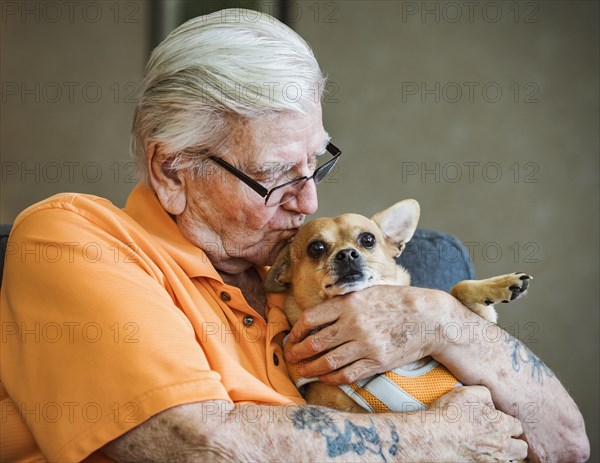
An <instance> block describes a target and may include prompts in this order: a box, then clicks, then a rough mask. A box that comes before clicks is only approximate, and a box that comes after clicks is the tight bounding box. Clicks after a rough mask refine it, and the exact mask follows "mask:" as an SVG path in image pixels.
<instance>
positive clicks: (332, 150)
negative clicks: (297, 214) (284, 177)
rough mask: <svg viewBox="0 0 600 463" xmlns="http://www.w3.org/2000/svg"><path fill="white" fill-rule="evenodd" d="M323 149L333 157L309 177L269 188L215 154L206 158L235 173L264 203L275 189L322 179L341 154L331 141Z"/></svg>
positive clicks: (316, 182) (318, 181)
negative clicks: (320, 175)
mask: <svg viewBox="0 0 600 463" xmlns="http://www.w3.org/2000/svg"><path fill="white" fill-rule="evenodd" d="M325 149H326V150H327V151H328V152H329V154H331V155H332V156H333V157H332V158H331V159H330V160H329V161H327V162H326V163H325V164H323V165H321V166H319V167H317V168H316V169H315V171H314V172H313V174H312V175H311V176H310V177H306V176H304V177H297V178H295V179H293V180H290V181H289V182H286V183H283V184H281V185H277V186H275V187H273V188H271V189H270V190H269V189H267V188H266V187H264V186H263V185H261V184H260V183H258V182H257V181H256V180H254V179H253V178H251V177H249V176H248V175H246V174H245V173H244V172H242V171H241V170H238V169H236V168H235V167H233V166H232V165H231V164H229V163H228V162H227V161H224V160H223V159H221V158H219V157H217V156H209V157H208V159H210V160H211V161H214V162H216V163H217V164H219V165H220V166H221V167H223V168H224V169H226V170H228V171H229V172H231V173H232V174H233V175H235V176H236V177H237V178H239V179H240V180H241V181H242V182H244V183H245V184H246V185H248V186H249V187H250V188H252V189H253V190H254V191H256V192H257V193H258V194H259V195H260V196H261V197H263V198H265V205H266V204H267V202H268V201H269V198H270V197H271V195H272V194H273V192H275V191H277V190H280V189H281V188H286V187H288V186H290V185H294V184H296V183H300V182H305V183H306V182H308V181H310V180H314V181H315V184H318V183H320V182H321V181H322V180H324V179H325V177H326V176H327V174H328V173H329V171H330V170H331V169H332V168H333V166H335V164H336V163H337V161H338V159H339V158H340V156H341V155H342V150H341V149H339V148H338V147H337V146H335V145H334V144H333V143H331V142H329V143H327V146H326V147H325ZM321 172H325V175H324V176H323V178H321V179H319V173H321ZM317 179H318V180H317ZM290 199H291V198H290ZM280 204H284V203H280Z"/></svg>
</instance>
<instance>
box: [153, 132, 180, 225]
mask: <svg viewBox="0 0 600 463" xmlns="http://www.w3.org/2000/svg"><path fill="white" fill-rule="evenodd" d="M170 160H171V159H169V158H168V157H167V156H166V155H165V154H164V153H163V152H162V150H161V147H160V145H159V144H157V143H153V144H152V145H150V147H149V148H148V151H147V152H146V168H147V169H148V178H149V180H150V185H152V188H154V191H155V193H156V196H157V197H158V200H159V201H160V204H161V205H162V207H163V209H165V210H166V211H167V212H168V213H170V214H172V215H179V214H181V213H182V212H183V211H184V210H185V206H186V196H185V186H186V184H185V178H184V176H183V173H182V172H181V171H180V172H176V171H174V170H173V169H171V163H170Z"/></svg>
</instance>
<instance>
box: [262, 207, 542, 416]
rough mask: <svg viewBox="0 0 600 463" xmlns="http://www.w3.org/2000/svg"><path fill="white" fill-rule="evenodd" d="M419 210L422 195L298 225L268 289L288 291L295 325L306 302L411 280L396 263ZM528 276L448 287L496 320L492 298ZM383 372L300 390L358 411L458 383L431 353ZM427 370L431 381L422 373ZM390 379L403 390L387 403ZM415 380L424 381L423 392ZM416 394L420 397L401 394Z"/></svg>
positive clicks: (400, 405) (511, 291)
mask: <svg viewBox="0 0 600 463" xmlns="http://www.w3.org/2000/svg"><path fill="white" fill-rule="evenodd" d="M419 215H420V208H419V203H418V202H417V201H415V200H413V199H407V200H404V201H400V202H398V203H396V204H394V205H393V206H391V207H389V208H388V209H386V210H384V211H382V212H379V213H377V214H375V215H374V216H373V217H371V219H368V218H366V217H364V216H361V215H357V214H344V215H340V216H338V217H335V218H320V219H315V220H312V221H310V222H308V223H306V224H305V225H303V226H302V227H301V228H300V229H299V230H298V233H297V234H296V236H295V237H294V240H293V241H292V242H291V243H289V244H288V245H287V246H286V247H285V248H284V249H283V250H282V251H281V253H280V254H279V255H278V257H277V259H276V261H275V263H274V265H273V266H272V267H271V269H270V271H269V273H268V275H267V278H266V281H265V286H266V289H267V291H269V292H287V293H288V297H287V302H286V307H285V312H286V316H287V318H288V320H289V322H290V324H291V325H294V324H295V323H296V322H297V321H298V318H299V317H300V315H301V313H302V312H303V311H304V310H306V309H308V308H310V307H313V306H315V305H317V304H319V303H321V302H324V301H325V300H327V299H329V298H332V297H335V296H339V295H342V294H346V293H350V292H353V291H360V290H362V289H365V288H368V287H370V286H374V285H399V286H408V285H410V275H409V274H408V272H407V271H406V270H405V269H404V268H402V267H401V266H399V265H398V264H397V263H396V258H397V257H398V256H399V255H400V254H401V253H402V251H403V250H404V248H405V246H406V244H407V243H408V242H409V241H410V239H411V238H412V236H413V234H414V232H415V230H416V228H417V223H418V221H419ZM530 279H531V277H530V276H529V275H526V274H524V273H512V274H509V275H502V276H497V277H494V278H489V279H485V280H466V281H461V282H459V283H458V284H457V285H456V286H454V287H453V288H452V290H451V294H452V295H453V296H454V297H455V298H457V299H458V300H459V301H460V302H462V303H463V304H464V305H465V306H466V307H468V308H469V309H470V310H472V311H473V312H475V313H477V314H478V315H480V316H481V317H483V318H484V319H486V320H488V321H490V322H493V323H496V321H497V315H496V311H495V310H494V307H493V304H495V303H498V302H509V301H512V300H514V299H516V298H518V297H520V296H522V295H524V294H525V293H526V291H527V287H528V283H529V280H530ZM374 334H375V333H374ZM288 369H289V371H290V376H291V377H292V379H294V380H296V379H297V377H298V376H299V375H298V374H297V371H296V370H297V365H294V364H288ZM422 375H425V376H422ZM376 376H379V375H376ZM382 376H385V377H384V378H383V379H384V380H385V381H381V382H379V383H378V382H377V381H374V382H373V381H372V378H369V379H368V380H362V382H361V381H359V382H357V383H354V384H353V385H349V386H341V387H337V386H331V385H327V384H324V383H320V382H311V381H316V378H313V379H310V380H306V379H305V378H299V380H300V381H296V385H297V386H298V387H300V386H302V387H304V391H303V394H304V397H305V399H306V400H307V402H308V403H311V404H316V405H324V406H328V407H332V408H336V409H338V410H345V411H352V412H363V413H364V412H373V411H375V412H379V411H410V410H415V409H418V408H426V407H427V406H428V405H429V403H431V402H432V401H433V400H435V398H437V397H439V396H441V395H443V394H444V393H446V392H448V391H449V390H451V389H452V388H453V387H455V386H457V385H460V383H458V382H457V380H456V379H455V378H454V377H453V376H452V375H450V373H449V372H448V371H447V370H446V369H445V368H444V367H443V366H442V365H439V364H438V363H437V362H435V360H433V359H431V358H425V359H421V360H419V361H417V362H413V363H411V364H410V365H405V366H404V367H401V368H400V369H394V370H392V371H391V372H387V373H384V374H383V375H382ZM426 376H427V377H428V379H427V381H428V382H427V381H425V379H424V378H425V377H426ZM373 378H375V377H373ZM392 381H396V383H397V385H396V387H397V389H399V390H400V392H399V393H400V394H401V395H403V396H405V395H408V397H404V399H403V398H400V399H392V405H389V404H387V403H386V404H382V403H381V401H380V400H383V399H381V398H380V397H379V396H377V393H378V391H379V390H380V389H382V388H383V389H386V388H387V389H389V387H390V383H391V382H392ZM415 381H416V383H415ZM423 381H425V382H427V384H425V382H423ZM419 388H421V389H422V388H425V389H426V391H425V392H423V393H421V396H419V390H418V389H419ZM407 391H408V393H409V394H407ZM432 391H433V392H432ZM432 394H433V395H432ZM376 396H377V397H376ZM414 397H418V398H419V400H416V399H415V400H414V403H413V402H411V403H408V402H406V400H408V401H409V402H410V401H411V400H412V399H413V398H414ZM421 397H426V398H425V399H422V398H421ZM405 399H406V400H405ZM411 404H412V405H411ZM411 407H412V408H411Z"/></svg>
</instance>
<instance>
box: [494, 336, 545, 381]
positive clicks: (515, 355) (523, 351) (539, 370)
mask: <svg viewBox="0 0 600 463" xmlns="http://www.w3.org/2000/svg"><path fill="white" fill-rule="evenodd" d="M505 336H506V343H507V344H508V345H510V346H511V347H512V354H511V356H512V367H513V369H514V370H515V371H517V372H518V371H521V365H522V364H525V363H528V364H530V366H531V379H533V380H536V381H538V382H539V383H540V384H543V383H544V376H548V378H552V377H553V376H554V373H552V370H550V368H548V367H547V366H546V364H545V363H544V362H542V360H541V359H540V358H539V357H538V356H537V355H535V354H534V353H533V352H531V351H530V350H529V348H528V347H527V346H526V345H525V344H523V343H522V342H521V341H519V340H518V339H516V338H514V337H512V336H511V335H510V334H508V333H505Z"/></svg>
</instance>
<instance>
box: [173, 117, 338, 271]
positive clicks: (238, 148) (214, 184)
mask: <svg viewBox="0 0 600 463" xmlns="http://www.w3.org/2000/svg"><path fill="white" fill-rule="evenodd" d="M327 141H328V136H327V134H326V133H325V130H324V129H323V124H322V120H321V109H320V107H318V108H317V109H316V110H315V111H314V112H313V113H312V114H310V115H308V116H303V115H300V114H297V113H286V114H283V115H281V114H280V115H277V116H272V117H271V118H269V119H261V120H258V121H251V122H246V123H244V124H241V125H240V126H238V127H236V129H235V130H234V131H233V132H232V134H231V145H230V148H229V149H228V150H227V151H226V152H222V153H218V155H219V156H220V157H222V158H223V159H224V160H225V161H227V162H229V163H230V164H232V165H233V166H235V167H236V168H238V169H239V170H241V171H242V172H244V173H246V174H247V175H249V176H250V177H252V178H253V179H254V180H256V181H258V182H259V183H260V184H262V185H263V186H265V187H266V188H268V189H271V188H273V187H275V186H278V185H281V184H282V183H285V182H288V181H290V180H292V179H294V178H297V177H300V176H310V175H312V173H313V172H314V170H315V168H316V166H317V158H316V156H317V155H318V154H321V153H323V152H324V151H325V146H326V145H327ZM215 154H217V153H215ZM325 156H327V155H325ZM206 167H207V168H206V169H205V172H204V173H203V174H201V175H199V176H197V177H195V178H194V177H193V176H192V174H191V173H190V174H186V175H188V177H187V179H186V184H187V188H186V190H187V191H186V208H185V210H184V212H183V213H182V214H180V215H179V216H178V217H177V223H178V226H179V228H180V229H181V231H182V232H183V234H184V235H185V236H186V237H187V238H188V239H189V240H190V241H191V242H193V243H194V244H196V245H197V246H198V247H200V248H202V249H203V250H204V251H205V252H206V253H207V254H208V256H209V258H211V261H212V262H213V263H214V264H215V266H216V267H217V269H219V270H223V271H227V272H231V273H235V272H236V271H239V270H241V269H242V268H243V267H244V266H246V267H248V266H249V265H251V264H254V265H269V264H271V263H272V260H273V258H274V257H275V256H276V254H277V252H278V251H279V250H280V249H281V248H282V247H283V246H284V245H285V243H286V242H287V241H288V240H289V239H290V238H291V237H292V236H294V234H295V232H296V230H297V228H298V227H299V226H300V225H302V223H303V222H304V219H305V217H306V215H309V214H313V213H314V212H315V211H316V210H317V195H316V187H315V184H314V182H313V181H312V180H311V181H309V182H307V183H306V185H305V186H304V188H303V189H302V191H301V192H300V193H299V195H298V196H297V197H295V198H293V199H291V200H290V201H289V202H286V203H285V204H282V205H274V206H265V200H264V198H262V197H261V196H260V195H258V194H257V193H256V192H255V191H253V190H252V189H251V188H250V187H248V186H247V185H246V184H245V183H244V182H242V181H241V180H240V179H238V178H237V177H236V176H234V175H233V174H231V173H230V172H228V171H227V170H225V169H223V168H222V167H221V166H219V165H217V164H216V163H213V162H211V161H209V164H207V166H206ZM222 263H226V265H224V266H222V267H219V265H220V264H222Z"/></svg>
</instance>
